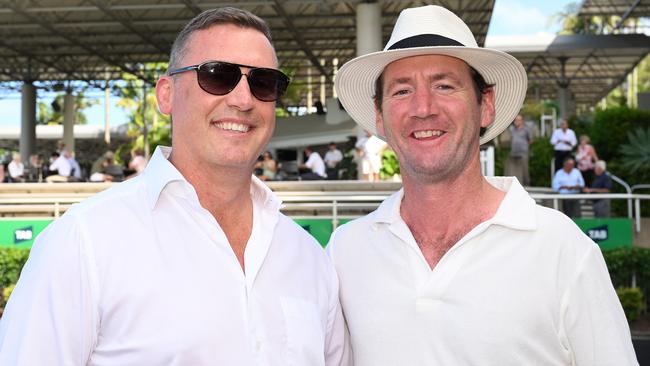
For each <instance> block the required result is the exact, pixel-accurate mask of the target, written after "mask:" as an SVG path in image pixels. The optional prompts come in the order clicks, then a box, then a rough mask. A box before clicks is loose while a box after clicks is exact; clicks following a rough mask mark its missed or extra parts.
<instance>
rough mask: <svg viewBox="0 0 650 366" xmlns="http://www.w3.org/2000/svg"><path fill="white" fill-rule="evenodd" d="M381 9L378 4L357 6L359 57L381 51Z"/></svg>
mask: <svg viewBox="0 0 650 366" xmlns="http://www.w3.org/2000/svg"><path fill="white" fill-rule="evenodd" d="M381 43H382V39H381V7H380V6H379V4H378V3H359V4H358V5H357V56H361V55H365V54H367V53H371V52H376V51H381V49H382V44H381Z"/></svg>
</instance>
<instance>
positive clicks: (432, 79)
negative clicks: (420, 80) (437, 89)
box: [386, 72, 461, 90]
mask: <svg viewBox="0 0 650 366" xmlns="http://www.w3.org/2000/svg"><path fill="white" fill-rule="evenodd" d="M445 79H449V80H452V81H454V82H456V83H459V84H460V83H461V82H460V78H459V77H458V76H457V75H456V74H454V73H451V72H439V73H435V74H433V75H431V76H429V82H435V81H440V80H445ZM412 80H413V78H411V77H408V76H407V77H400V78H397V79H395V80H392V81H391V82H389V83H388V85H386V90H389V89H390V88H392V87H393V86H394V85H396V84H408V83H410V82H411V81H412Z"/></svg>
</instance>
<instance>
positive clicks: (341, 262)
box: [327, 5, 637, 366]
mask: <svg viewBox="0 0 650 366" xmlns="http://www.w3.org/2000/svg"><path fill="white" fill-rule="evenodd" d="M526 84H527V83H526V70H525V68H524V67H523V66H522V65H521V63H520V62H519V61H517V59H515V58H514V57H512V56H510V55H508V54H506V53H503V52H500V51H497V50H493V49H485V48H482V47H478V45H477V44H476V40H475V38H474V36H473V35H472V32H471V30H470V29H469V27H467V25H466V24H465V23H464V22H463V20H462V19H460V18H459V17H458V16H456V15H455V14H453V13H452V12H450V11H449V10H447V9H444V8H442V7H439V6H431V5H430V6H423V7H416V8H409V9H405V10H403V11H402V12H401V13H400V15H399V17H398V18H397V22H396V24H395V28H394V29H393V32H392V34H391V37H390V40H389V41H388V44H387V45H386V47H385V48H384V51H380V52H375V53H371V54H366V55H363V56H361V57H358V58H356V59H353V60H351V61H349V62H347V63H346V64H344V65H343V66H342V67H341V68H340V69H339V71H338V74H337V77H336V79H335V81H334V85H335V89H336V92H337V95H338V96H339V100H340V101H341V103H342V104H343V106H344V107H345V110H346V111H347V112H348V113H349V114H350V116H351V117H352V118H353V119H354V120H355V121H356V122H357V123H358V124H359V125H361V126H362V127H363V128H364V129H366V130H368V131H371V132H372V133H373V134H375V135H376V136H379V137H382V138H384V139H386V141H387V142H388V144H389V146H390V147H391V148H392V150H393V151H394V152H395V154H396V156H397V159H398V160H399V163H400V168H401V170H400V171H401V175H402V183H403V188H402V189H400V190H399V191H398V192H396V193H394V194H393V195H392V196H391V197H389V198H387V199H386V200H385V201H384V202H383V203H382V204H381V205H380V206H379V208H378V209H377V210H376V211H374V212H372V213H370V214H369V215H367V216H365V217H362V218H359V219H356V220H353V221H352V222H349V223H346V224H344V225H341V226H339V227H338V228H337V230H336V231H335V232H334V233H333V234H332V237H331V239H330V243H329V244H328V246H327V250H328V252H329V254H330V256H331V258H332V261H333V262H334V265H335V266H336V269H337V272H338V275H339V278H340V283H341V285H340V296H341V304H342V305H343V312H344V314H345V318H346V320H347V324H348V327H349V330H350V336H351V339H352V347H353V351H354V352H353V354H354V364H355V366H377V365H400V366H401V365H406V366H411V365H444V366H457V365H459V366H466V365H494V366H497V365H498V366H501V365H517V366H518V365H545V366H546V365H553V366H555V365H557V366H560V365H561V366H568V365H575V366H595V365H599V366H605V365H617V366H630V365H636V364H637V362H636V358H635V354H634V349H633V347H632V342H631V337H630V330H629V327H628V324H627V320H626V319H625V314H624V312H623V309H622V307H621V303H620V301H619V299H618V297H617V296H616V292H615V291H614V288H613V286H612V283H611V280H610V277H609V273H608V271H607V267H606V265H605V262H604V260H603V255H602V253H601V250H600V248H599V247H598V245H597V244H595V243H594V242H593V241H592V240H591V239H589V237H587V236H586V235H585V234H584V233H583V232H582V230H580V228H579V227H577V226H576V224H575V223H574V222H573V221H572V220H570V219H569V218H567V217H566V216H565V215H562V214H561V213H559V212H558V211H556V210H553V209H550V208H547V207H542V206H540V205H536V204H535V201H534V200H533V199H532V198H531V197H530V195H529V194H528V193H527V192H526V190H524V188H523V187H522V186H521V184H519V182H518V181H517V180H516V179H514V178H512V177H485V176H483V175H482V173H481V162H480V155H479V148H480V144H484V143H488V142H489V141H491V140H492V139H493V138H495V137H496V136H498V135H499V134H500V133H501V132H502V131H503V130H505V129H506V128H507V126H508V125H509V124H510V123H511V122H512V120H513V119H514V118H515V116H516V115H517V113H518V112H519V110H520V108H521V105H522V102H523V101H524V98H525V95H526V90H527V88H526Z"/></svg>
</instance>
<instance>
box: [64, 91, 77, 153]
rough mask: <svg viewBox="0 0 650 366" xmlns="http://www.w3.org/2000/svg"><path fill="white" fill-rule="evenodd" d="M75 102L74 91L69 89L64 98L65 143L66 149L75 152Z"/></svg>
mask: <svg viewBox="0 0 650 366" xmlns="http://www.w3.org/2000/svg"><path fill="white" fill-rule="evenodd" d="M74 104H75V100H74V95H73V94H72V90H70V89H68V90H66V92H65V96H64V97H63V143H64V144H65V149H66V150H68V151H70V152H74V118H75V113H74V110H75V105H74Z"/></svg>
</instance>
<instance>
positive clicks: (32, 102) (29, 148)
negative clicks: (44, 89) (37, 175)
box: [20, 81, 36, 162]
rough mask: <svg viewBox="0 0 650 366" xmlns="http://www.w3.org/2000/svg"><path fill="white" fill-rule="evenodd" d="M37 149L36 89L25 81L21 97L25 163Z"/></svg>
mask: <svg viewBox="0 0 650 366" xmlns="http://www.w3.org/2000/svg"><path fill="white" fill-rule="evenodd" d="M35 149H36V87H35V86H34V84H32V82H31V81H25V83H24V84H23V87H22V95H21V115H20V157H21V159H22V160H23V161H24V162H27V161H29V156H30V155H31V154H33V153H34V150H35Z"/></svg>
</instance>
